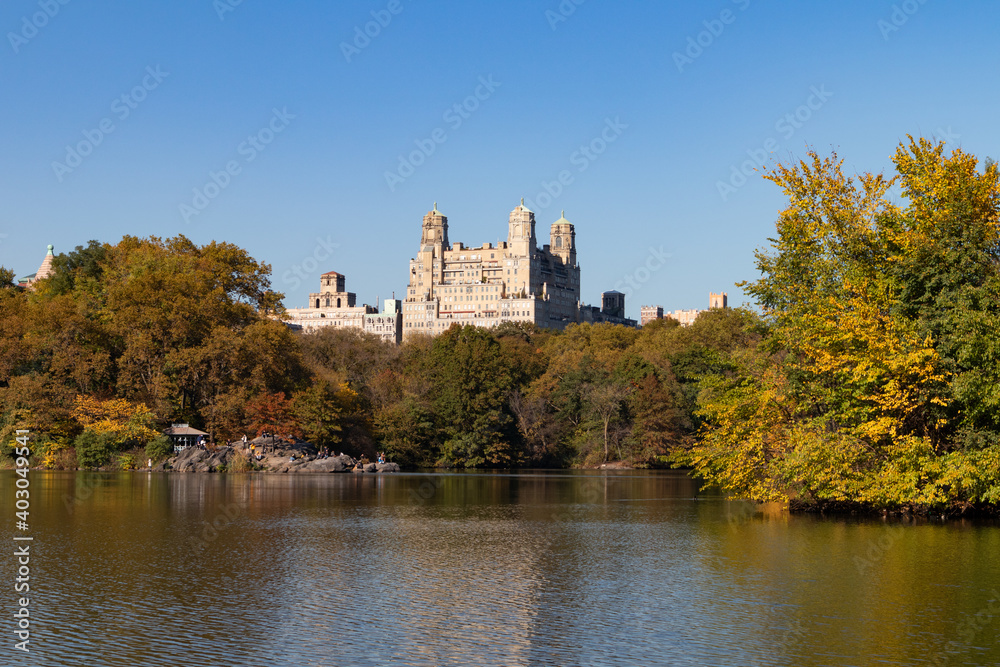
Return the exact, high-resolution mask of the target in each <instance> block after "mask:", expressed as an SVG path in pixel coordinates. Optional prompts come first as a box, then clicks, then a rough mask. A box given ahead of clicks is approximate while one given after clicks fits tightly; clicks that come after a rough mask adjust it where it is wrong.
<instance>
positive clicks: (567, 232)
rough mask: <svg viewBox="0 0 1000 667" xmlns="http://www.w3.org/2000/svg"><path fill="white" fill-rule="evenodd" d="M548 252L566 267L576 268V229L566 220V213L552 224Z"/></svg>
mask: <svg viewBox="0 0 1000 667" xmlns="http://www.w3.org/2000/svg"><path fill="white" fill-rule="evenodd" d="M549 252H551V253H552V254H553V255H554V256H555V257H558V258H560V259H561V260H562V263H563V264H565V265H567V266H576V229H575V228H574V227H573V223H571V222H570V221H569V220H567V219H566V211H563V212H562V215H561V216H560V218H559V219H558V220H556V221H555V222H553V223H552V229H551V230H550V232H549Z"/></svg>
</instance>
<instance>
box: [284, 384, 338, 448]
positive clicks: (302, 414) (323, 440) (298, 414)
mask: <svg viewBox="0 0 1000 667" xmlns="http://www.w3.org/2000/svg"><path fill="white" fill-rule="evenodd" d="M344 389H346V387H344ZM292 411H293V413H294V415H295V419H296V421H297V423H298V424H299V427H300V428H301V431H302V435H303V436H304V437H305V439H306V440H308V441H309V442H311V443H313V444H314V445H316V447H332V446H333V445H337V444H340V441H341V431H342V428H341V425H340V416H341V412H342V398H341V397H340V396H338V391H337V388H336V387H335V386H334V385H332V384H330V383H329V382H326V381H324V380H319V381H317V382H315V383H314V384H313V385H312V386H311V387H309V388H308V389H305V390H303V391H301V392H300V393H299V394H297V395H296V396H295V398H294V400H293V401H292Z"/></svg>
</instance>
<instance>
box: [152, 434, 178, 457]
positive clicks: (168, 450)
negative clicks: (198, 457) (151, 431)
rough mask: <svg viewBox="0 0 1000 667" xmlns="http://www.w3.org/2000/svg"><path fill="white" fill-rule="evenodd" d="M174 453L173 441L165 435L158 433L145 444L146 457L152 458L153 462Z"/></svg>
mask: <svg viewBox="0 0 1000 667" xmlns="http://www.w3.org/2000/svg"><path fill="white" fill-rule="evenodd" d="M173 453H174V443H173V442H171V440H170V438H168V437H167V436H165V435H158V436H156V437H155V438H153V439H152V440H150V441H149V443H148V444H147V445H146V457H147V458H151V459H153V463H156V462H158V461H159V460H160V459H165V458H167V457H168V456H170V455H171V454H173Z"/></svg>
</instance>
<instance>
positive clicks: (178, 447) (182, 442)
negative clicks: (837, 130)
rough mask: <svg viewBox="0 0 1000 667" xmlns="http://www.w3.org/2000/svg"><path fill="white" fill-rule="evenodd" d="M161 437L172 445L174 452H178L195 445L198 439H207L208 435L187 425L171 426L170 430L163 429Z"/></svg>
mask: <svg viewBox="0 0 1000 667" xmlns="http://www.w3.org/2000/svg"><path fill="white" fill-rule="evenodd" d="M163 435H165V436H167V437H168V438H170V441H171V442H173V443H174V451H175V452H180V451H183V450H185V449H187V448H188V447H192V446H194V445H195V444H197V442H198V438H204V437H207V436H208V433H205V432H204V431H199V430H198V429H196V428H191V427H190V426H188V425H187V424H171V425H170V428H168V429H164V431H163Z"/></svg>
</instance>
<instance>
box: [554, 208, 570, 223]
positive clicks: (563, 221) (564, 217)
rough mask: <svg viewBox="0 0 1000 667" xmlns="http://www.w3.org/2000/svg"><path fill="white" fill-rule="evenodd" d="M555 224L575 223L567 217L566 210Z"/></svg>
mask: <svg viewBox="0 0 1000 667" xmlns="http://www.w3.org/2000/svg"><path fill="white" fill-rule="evenodd" d="M552 224H553V225H572V224H573V223H572V222H570V221H569V220H567V219H566V211H565V210H564V211H563V212H562V214H561V217H560V218H559V219H558V220H556V221H555V222H553V223H552Z"/></svg>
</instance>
